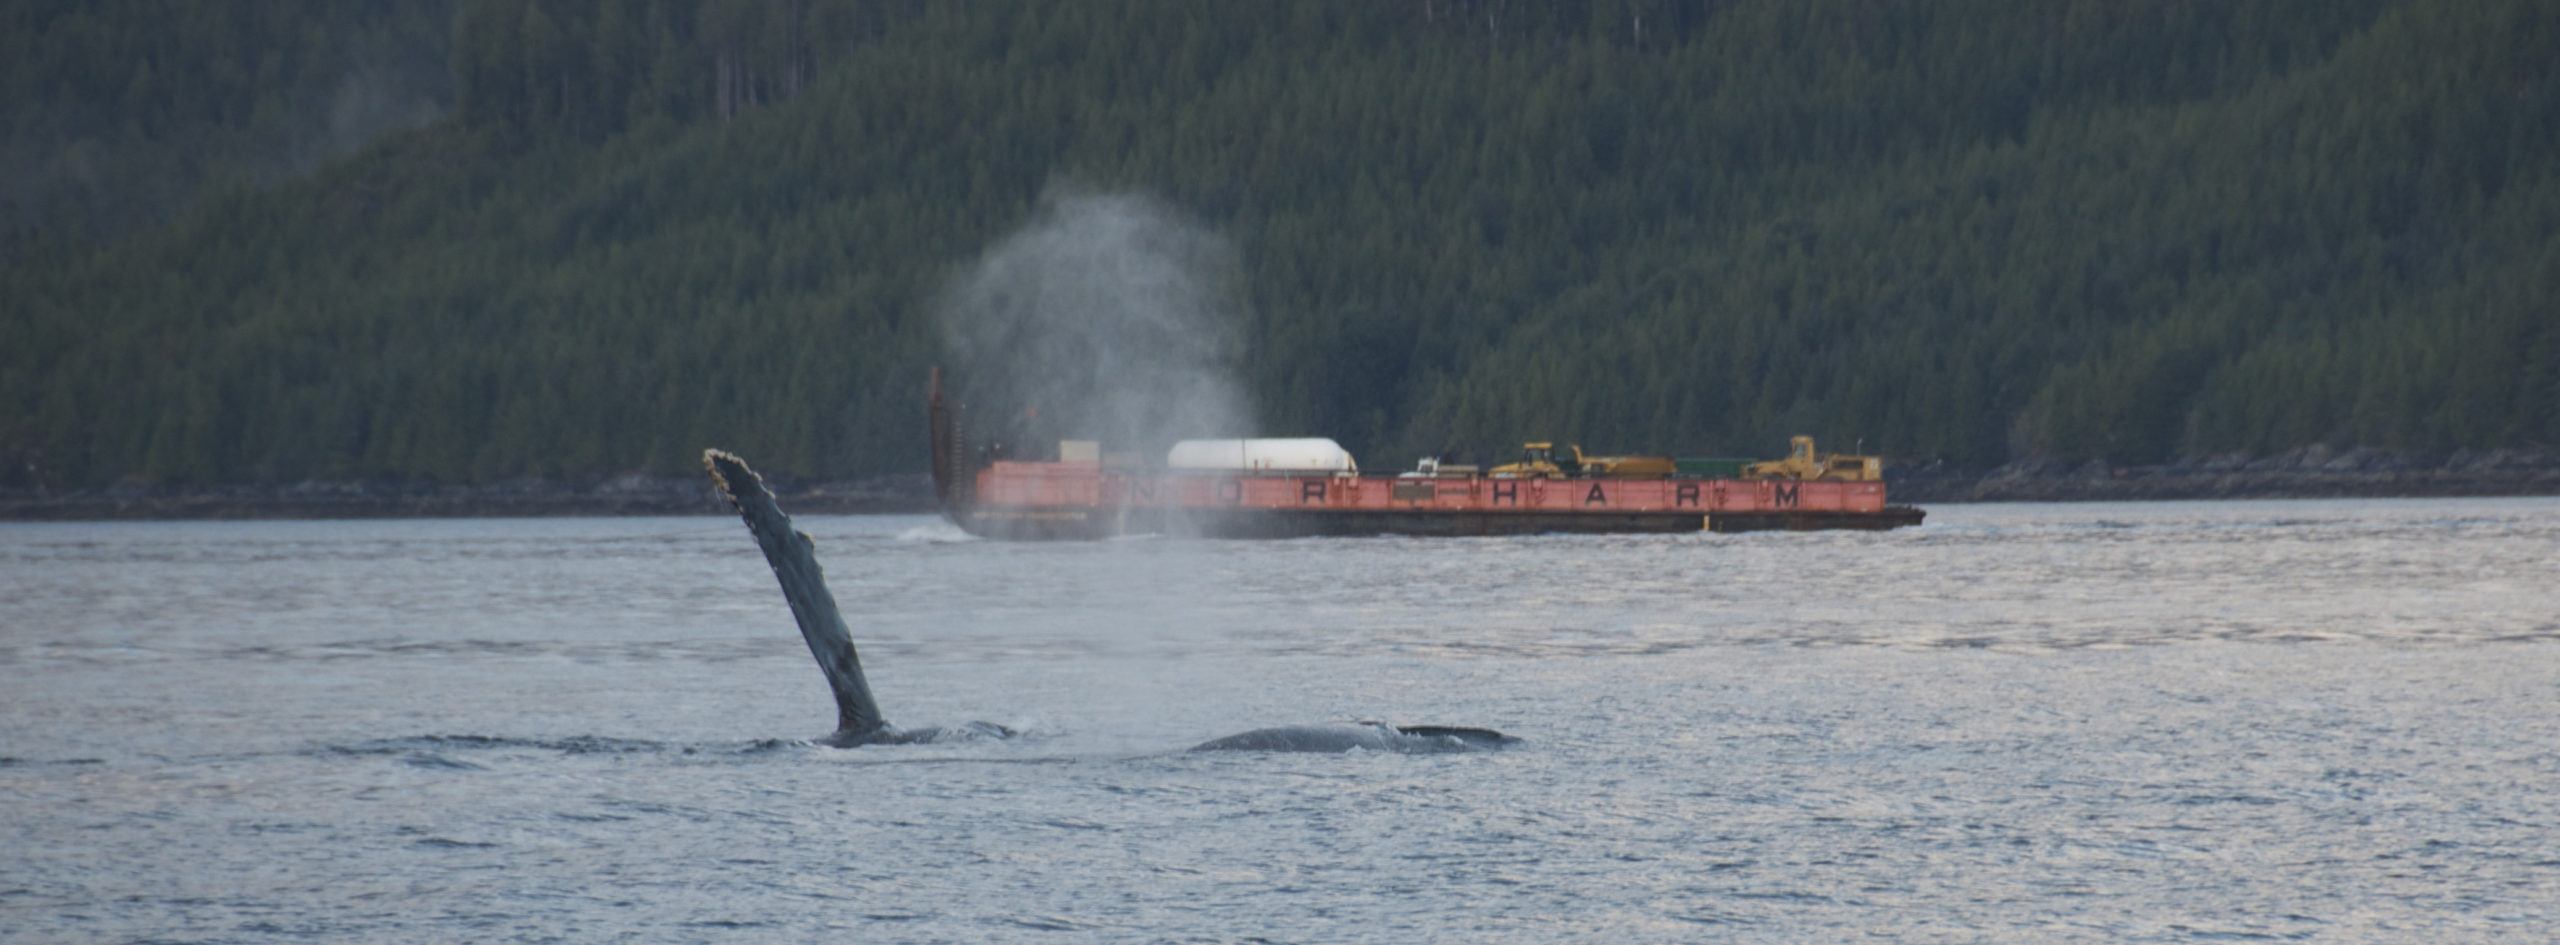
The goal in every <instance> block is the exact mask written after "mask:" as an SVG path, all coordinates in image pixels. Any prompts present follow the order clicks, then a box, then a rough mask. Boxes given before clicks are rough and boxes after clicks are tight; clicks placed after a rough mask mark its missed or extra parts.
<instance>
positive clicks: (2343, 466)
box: [1885, 446, 2560, 504]
mask: <svg viewBox="0 0 2560 945" xmlns="http://www.w3.org/2000/svg"><path fill="white" fill-rule="evenodd" d="M1885 479H1886V481H1887V482H1888V483H1890V488H1889V492H1890V494H1891V495H1892V498H1893V501H1894V502H1895V503H1897V504H1926V503H1932V502H2143V501H2162V500H2181V499H2346V498H2357V499H2379V498H2422V497H2434V496H2493V495H2560V450H2554V449H2551V448H2549V447H2543V446H2531V447H2522V448H2513V449H2497V450H2481V451H2472V450H2456V451H2454V452H2452V453H2449V454H2434V455H2430V454H2423V453H2395V452H2387V451H2383V450H2372V449H2361V448H2359V449H2349V450H2332V449H2330V448H2328V447H2326V446H2308V447H2303V448H2301V449H2296V450H2292V451H2289V452H2286V453H2283V454H2280V455H2276V456H2268V457H2247V456H2215V457H2195V458H2189V459H2184V460H2180V461H2178V462H2175V463H2169V464H2164V465H2158V466H2113V465H2109V464H2106V463H2102V462H2096V461H2091V462H2086V463H2077V464H2074V463H2066V462H2061V461H2057V460H2049V459H2030V460H2025V461H2021V462H2016V463H2011V464H2008V465H2006V466H2001V467H1999V468H1997V469H1991V470H1979V471H1977V470H1965V469H1958V468H1951V467H1946V466H1943V465H1936V466H1919V467H1910V468H1903V469H1895V468H1892V467H1887V468H1886V470H1885Z"/></svg>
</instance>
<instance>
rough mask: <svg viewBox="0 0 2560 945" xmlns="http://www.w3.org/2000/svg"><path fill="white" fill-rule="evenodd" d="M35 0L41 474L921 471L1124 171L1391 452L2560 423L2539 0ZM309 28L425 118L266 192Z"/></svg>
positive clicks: (31, 72)
mask: <svg viewBox="0 0 2560 945" xmlns="http://www.w3.org/2000/svg"><path fill="white" fill-rule="evenodd" d="M22 6H23V7H24V10H23V11H20V12H13V13H12V14H10V16H11V17H13V18H14V19H13V20H12V22H11V23H10V24H9V25H10V30H9V31H8V35H9V36H10V37H11V39H10V40H9V41H10V42H12V43H17V44H19V45H20V46H21V47H24V46H25V44H24V43H22V42H21V38H22V37H24V36H26V35H31V34H33V33H37V32H42V33H43V34H44V35H46V36H53V37H59V36H63V35H74V34H76V35H81V36H94V37H95V39H94V40H92V41H89V45H87V46H84V47H81V49H82V50H85V51H75V52H61V53H46V54H44V55H41V56H37V57H36V58H27V57H26V56H25V55H21V56H19V57H17V58H12V59H11V60H10V63H11V64H10V65H8V66H6V67H0V68H5V70H6V71H7V74H8V76H9V79H8V81H9V82H10V83H11V85H10V95H11V98H10V101H11V103H12V104H11V115H12V117H11V124H10V125H9V134H10V139H9V141H8V142H7V147H8V150H7V151H6V152H5V153H6V154H7V155H9V159H10V160H11V161H12V162H13V163H12V165H11V167H12V168H16V167H20V166H38V165H42V166H56V165H60V164H61V163H62V162H61V160H59V159H58V158H59V155H60V154H62V153H66V149H69V150H80V149H88V150H86V151H83V152H82V153H88V154H93V155H105V156H107V157H109V158H111V159H112V160H111V161H109V163H114V162H125V164H126V165H127V166H130V167H132V168H136V169H139V170H138V171H137V172H136V173H137V174H138V175H139V176H136V177H134V178H132V180H135V181H139V182H140V183H135V184H132V185H131V186H130V188H129V189H118V188H108V189H107V190H106V191H99V192H94V193H93V192H91V191H83V190H82V189H81V186H85V185H74V184H66V183H62V182H61V180H59V179H56V180H51V181H50V182H47V181H42V180H39V181H36V183H37V184H41V185H42V186H41V187H37V188H36V190H34V191H29V192H28V194H27V195H20V194H15V193H13V194H12V195H11V197H10V199H11V200H12V201H14V202H15V206H16V207H18V208H19V209H16V210H13V211H12V213H13V216H12V217H11V222H10V226H11V231H10V234H9V236H10V242H9V243H8V244H6V247H5V254H6V255H5V258H0V300H5V310H0V339H5V343H0V405H5V407H6V409H5V410H0V460H4V461H5V462H6V471H5V472H0V483H5V484H7V485H11V486H15V487H28V486H34V485H42V486H45V487H48V488H85V487H93V486H97V485H100V484H104V483H108V482H113V481H117V480H122V479H136V480H143V481H161V482H238V481H262V482H292V481H299V480H303V479H313V478H317V479H354V478H401V479H433V480H438V481H447V482H489V481H497V480H504V479H510V478H516V477H525V476H546V477H578V476H591V475H609V474H616V473H624V472H635V471H639V472H657V473H666V474H682V473H685V472H687V471H688V470H690V469H691V468H692V464H693V462H694V461H695V460H694V457H695V456H697V455H698V453H699V450H700V449H701V448H702V447H704V446H707V445H720V446H725V447H730V448H734V449H737V450H739V451H741V452H743V453H745V454H746V455H750V456H754V457H756V459H757V463H758V465H759V467H760V468H765V469H767V470H769V471H773V472H777V473H780V474H783V475H788V476H802V477H808V476H823V477H835V476H851V475H863V474H871V473H880V472H908V471H915V470H920V469H922V468H923V467H924V463H925V457H924V449H923V445H922V444H923V433H922V430H921V417H922V406H921V398H922V390H921V388H922V378H923V374H924V369H925V367H926V366H927V365H930V364H933V363H936V362H937V361H938V360H940V359H941V358H942V356H943V355H942V333H941V331H940V329H939V328H938V326H937V323H936V306H937V304H939V300H940V299H942V298H943V297H944V296H945V293H946V292H947V291H948V289H949V287H950V286H952V285H953V284H954V283H955V282H956V281H957V280H959V279H961V278H962V277H963V274H964V273H966V272H967V271H968V269H969V267H970V266H971V265H972V264H973V263H974V262H976V261H977V259H978V258H979V254H981V253H982V252H985V251H986V250H987V249H988V248H989V247H990V246H994V245H997V244H999V243H1001V242H1002V241H1003V240H1005V238H1006V237H1007V235H1008V234H1011V233H1014V232H1016V231H1018V230H1019V229H1020V228H1021V227H1023V226H1024V225H1026V224H1027V223H1029V222H1030V221H1032V220H1034V219H1036V218H1037V217H1038V216H1039V214H1040V213H1041V212H1042V210H1041V208H1042V206H1043V204H1042V201H1043V199H1044V196H1048V197H1055V196H1057V195H1060V194H1095V193H1131V194H1143V195H1146V196H1147V198H1148V199H1150V200H1153V201H1155V202H1158V203H1160V204H1161V205H1164V206H1168V207H1172V208H1176V209H1178V210H1179V211H1180V212H1181V213H1183V214H1186V215H1187V216H1188V218H1189V219H1190V220H1191V221H1192V222H1194V223H1196V224H1197V225H1198V226H1199V227H1201V228H1203V229H1206V230H1208V231H1211V232H1214V233H1216V234H1218V235H1220V236H1221V237H1223V238H1224V239H1225V240H1226V241H1227V243H1228V244H1230V245H1231V247H1232V250H1233V254H1232V258H1233V260H1234V265H1233V269H1234V272H1233V273H1232V278H1233V279H1234V280H1235V281H1236V283H1237V284H1236V285H1235V286H1234V287H1233V288H1234V292H1235V294H1236V296H1237V297H1238V298H1240V299H1241V300H1242V304H1240V305H1239V306H1237V309H1238V311H1239V312H1241V315H1240V317H1241V319H1242V320H1243V324H1242V325H1240V326H1238V332H1237V335H1236V337H1237V338H1240V339H1241V341H1240V343H1238V344H1236V345H1235V346H1234V347H1235V353H1234V368H1235V370H1236V372H1237V373H1238V375H1239V376H1240V377H1241V378H1242V380H1243V387H1244V389H1245V390H1246V391H1247V392H1248V393H1249V394H1250V395H1251V398H1252V399H1253V400H1254V402H1255V403H1256V404H1258V406H1259V416H1260V422H1259V429H1258V430H1256V431H1251V432H1258V433H1263V434H1268V435H1330V436H1334V437H1336V438H1338V439H1341V440H1342V441H1344V442H1345V443H1346V444H1347V445H1349V446H1350V447H1352V449H1353V450H1354V451H1355V452H1356V453H1358V454H1359V455H1361V456H1362V457H1363V459H1364V461H1366V462H1367V463H1368V464H1369V465H1370V466H1371V467H1373V468H1391V467H1394V466H1399V465H1402V464H1404V463H1406V462H1409V461H1410V460H1411V459H1412V458H1414V457H1416V456H1420V455H1425V454H1433V453H1454V454H1458V455H1469V454H1476V453H1484V454H1496V453H1501V452H1507V451H1509V450H1510V449H1511V448H1513V447H1515V446H1516V444H1517V443H1518V442H1519V441H1521V440H1524V439H1549V438H1552V439H1558V440H1567V441H1574V442H1579V443H1582V444H1584V445H1585V446H1588V447H1592V448H1594V449H1599V450H1607V451H1663V452H1679V453H1683V454H1691V455H1697V454H1722V455H1753V454H1773V453H1774V452H1775V451H1777V450H1779V449H1781V448H1782V447H1783V444H1784V443H1785V441H1786V437H1787V436H1788V435H1789V434H1793V433H1812V434H1816V435H1819V436H1821V437H1823V438H1824V439H1825V440H1826V441H1827V442H1828V443H1831V444H1837V445H1838V446H1840V447H1843V448H1845V447H1846V446H1847V445H1848V444H1849V443H1851V442H1853V441H1862V442H1863V444H1864V446H1865V447H1866V448H1867V449H1868V450H1870V451H1877V452H1882V453H1885V454H1887V455H1888V456H1889V457H1891V458H1893V460H1895V461H1896V462H1901V463H1915V462H1928V461H1931V460H1946V461H1949V462H1953V463H1958V464H1964V465H1974V466H1988V465H1993V464H1997V463H2000V462H2004V461H2007V460H2010V459H2013V458H2018V457H2023V456H2030V455H2034V456H2050V457H2055V458H2061V459H2070V460H2079V459H2089V458H2099V459H2106V460H2109V461H2113V462H2132V463H2139V462H2156V461H2163V460H2168V459H2171V458H2175V457H2179V456H2190V455H2202V454H2220V453H2232V452H2238V453H2251V454H2263V453H2271V452H2275V451H2281V450H2286V449H2290V448H2293V447H2298V446H2303V445H2307V444H2311V443H2326V444H2329V445H2332V446H2336V447H2348V446H2370V447H2376V448H2384V449H2393V450H2409V451H2443V450H2451V449H2456V448H2483V447H2498V446H2513V445H2523V444H2528V443H2542V444H2551V443H2560V313H2555V311H2554V308H2555V303H2554V300H2555V299H2560V173H2555V170H2560V163H2555V161H2556V160H2560V159H2555V157H2554V155H2555V154H2560V71H2555V69H2554V67H2553V65H2552V64H2553V63H2560V5H2555V4H2552V3H2549V2H2547V0H2227V2H2214V3H2189V2H2173V0H2107V2H2100V0H1929V2H1919V0H1913V2H1877V0H1712V2H1709V0H1628V2H1592V3H1547V2H1526V0H1409V2H1371V0H1341V2H1308V3H1235V4H1202V3H1191V2H1182V0H1085V2H1019V3H1010V2H987V3H966V4H940V3H923V2H914V0H598V2H576V3H572V2H565V0H462V2H460V3H458V4H455V5H453V6H449V7H444V8H442V9H443V10H447V11H450V19H449V20H445V21H443V23H444V24H445V25H449V27H450V29H449V31H448V32H441V33H436V34H435V35H433V36H421V35H418V34H419V33H420V32H421V31H420V30H419V29H418V28H417V27H416V25H415V22H414V20H412V19H410V18H409V16H408V14H405V13H397V12H384V11H385V10H391V9H393V8H394V7H397V6H398V5H384V10H374V9H373V8H371V7H347V8H345V10H346V11H349V12H340V11H341V10H342V8H341V7H340V6H337V5H328V4H320V5H304V6H308V7H309V9H307V10H302V11H301V12H302V13H304V14H306V15H302V16H293V15H273V16H270V15H264V14H260V15H249V14H246V13H243V12H240V11H241V9H243V8H235V7H232V6H230V5H200V4H187V3H177V2H166V3H159V4H145V3H140V2H138V0H136V2H130V3H125V4H122V5H116V4H81V5H71V4H54V5H43V4H38V5H22ZM288 6H289V5H276V6H275V7H274V8H275V9H280V10H281V9H285V8H286V7H288ZM108 7H115V8H116V9H118V10H123V11H128V12H129V11H132V10H142V9H150V10H157V11H164V12H165V16H139V15H135V16H125V15H116V16H105V15H101V16H95V17H91V19H93V20H95V21H96V22H94V23H92V24H90V25H87V26H83V27H81V28H80V29H79V30H68V28H66V27H63V26H61V25H60V21H62V20H65V19H69V18H77V17H81V16H83V14H82V13H81V12H80V11H84V10H103V9H106V8H108ZM259 9H260V10H266V9H269V7H267V6H261V7H260V8H259ZM294 9H301V8H299V7H296V8H294ZM399 9H402V10H406V9H414V8H408V7H400V8H399ZM65 10H68V11H71V12H63V11H65ZM28 11H34V12H28ZM45 17H50V18H51V19H49V20H47V21H46V23H45V24H44V25H43V26H42V27H41V29H39V28H38V27H37V26H36V25H34V24H33V19H41V18H45ZM173 27H175V28H173ZM332 30H338V31H339V32H338V33H332V32H331V31H332ZM327 35H363V36H379V37H386V38H389V39H403V40H404V41H408V44H407V45H402V46H400V49H401V50H402V52H400V53H399V54H398V55H409V54H411V53H412V52H414V51H415V50H417V49H425V48H427V47H428V46H430V45H431V44H441V45H436V46H435V47H434V48H433V49H432V50H430V52H431V54H433V55H440V56H441V57H442V62H443V64H444V66H445V69H446V72H445V73H444V81H445V82H446V85H444V86H441V87H437V88H435V89H433V90H431V91H429V92H427V93H425V94H427V96H428V98H427V99H426V100H427V101H431V102H433V103H434V104H435V105H436V106H437V107H438V108H441V109H444V111H442V112H439V113H438V114H440V115H441V117H437V118H434V119H433V120H431V121H427V120H423V119H422V121H423V123H417V124H415V126H414V127H411V125H412V124H413V122H412V121H410V120H409V119H408V118H399V119H398V120H374V119H380V118H381V117H382V116H381V115H377V114H374V113H371V112H368V113H366V116H365V117H367V118H368V120H369V121H372V124H371V125H369V126H365V127H370V128H372V129H373V130H381V129H386V128H409V129H410V130H405V131H397V132H394V133H391V134H388V135H387V136H385V137H382V138H380V139H378V140H376V141H375V143H373V144H372V145H370V146H367V147H365V148H363V149H362V150H360V151H358V152H356V153H354V154H353V155H351V156H348V157H345V158H342V159H338V160H334V161H330V162H328V163H325V164H321V165H319V166H317V168H316V169H315V170H311V171H309V172H308V173H304V174H301V175H300V176H294V177H291V178H288V179H283V180H282V181H281V182H278V183H270V184H260V183H259V182H261V181H267V180H270V179H272V175H269V174H265V173H250V172H244V171H242V170H240V168H243V167H251V166H259V162H260V161H262V160H267V159H265V158H241V157H237V155H255V154H277V153H304V152H306V151H310V150H311V149H312V148H315V147H317V146H316V145H305V146H300V147H302V148H303V151H294V150H293V149H291V148H288V149H285V150H282V151H273V152H266V151H260V150H259V148H257V147H252V146H251V145H250V144H249V142H265V143H269V144H272V143H273V141H274V140H276V139H277V136H278V133H272V132H268V131H260V130H259V129H272V128H276V127H281V126H280V125H276V124H274V123H272V122H270V123H269V124H260V122H261V120H262V119H260V118H259V116H261V115H268V114H292V113H295V110H296V107H297V106H294V105H292V104H291V103H294V102H309V101H325V100H327V98H326V96H327V94H329V93H324V92H320V91H318V90H320V89H321V88H323V87H324V86H326V85H327V84H328V80H326V79H314V78H310V77H312V76H326V75H330V74H333V73H331V72H330V70H329V69H327V68H322V67H319V66H316V65H312V63H317V62H319V61H321V57H320V54H319V53H318V52H317V51H316V50H320V49H322V48H324V47H326V46H327V45H328V44H327V43H325V42H322V41H320V40H318V39H315V38H314V37H316V36H327ZM386 41H388V40H386ZM207 44H211V45H210V46H208V45H207ZM208 48H218V49H221V50H231V52H225V53H220V54H216V53H209V52H206V51H205V50H206V49H208ZM249 48H258V49H276V50H287V51H288V52H279V53H277V54H276V57H277V58H276V62H277V63H278V65H276V66H275V67H274V69H273V70H272V71H270V70H269V69H268V68H267V66H266V65H265V64H264V63H265V60H264V59H260V60H257V61H259V62H260V63H261V65H260V66H259V67H258V68H257V69H256V70H252V71H251V72H250V73H248V74H250V75H253V76H255V77H256V79H255V80H254V81H235V80H233V79H228V78H216V79H213V80H208V81H202V82H176V83H163V82H162V79H161V78H160V77H161V76H163V75H166V74H167V72H168V70H169V69H171V68H173V66H172V65H171V64H183V63H188V62H204V63H220V62H224V61H230V60H231V59H236V58H237V56H238V55H239V53H238V50H242V49H249ZM294 50H299V52H291V51H294ZM13 51H14V52H20V53H23V52H24V50H23V49H17V50H13ZM226 57H229V58H228V59H227V58H226ZM288 63H302V65H299V66H295V65H289V64H288ZM187 68H194V67H187ZM226 69H229V70H231V71H229V72H226V71H224V70H226ZM205 70H206V71H205V74H206V75H212V76H217V77H220V76H230V75H232V74H233V73H235V72H237V71H238V68H237V67H236V66H207V67H205ZM145 75H147V76H149V78H148V80H147V81H146V80H144V79H139V78H136V77H137V76H145ZM295 76H303V77H304V78H300V79H297V78H294V77H295ZM270 79H272V81H270ZM402 87H403V88H426V87H425V86H402ZM206 95H210V96H212V98H209V99H208V98H203V97H201V96H206ZM188 96H199V97H195V98H190V97H188ZM225 96H231V97H230V98H225ZM315 96H318V97H315ZM393 98H394V100H401V99H399V97H398V96H394V97H393ZM383 114H389V115H395V116H396V115H405V114H412V113H409V112H401V111H400V110H399V107H398V106H393V107H390V108H389V110H388V111H387V112H384V113H383ZM278 121H281V119H278ZM75 122H79V123H86V124H82V125H81V127H83V128H99V129H107V130H104V131H97V132H95V133H90V132H76V133H75V132H73V131H69V130H65V129H68V128H70V127H71V125H72V124H73V123H75ZM287 124H290V123H287ZM295 127H309V126H301V125H297V126H295ZM318 127H323V128H326V127H330V126H329V125H326V124H325V123H324V124H323V125H320V126H318ZM350 127H355V126H350ZM29 129H34V130H32V131H30V130H29ZM117 129H122V130H117ZM243 129H248V130H246V131H244V130H243ZM300 133H301V132H296V134H300ZM315 134H316V132H315ZM83 135H85V137H84V136H83ZM284 137H286V138H291V137H292V136H291V135H285V136H284ZM296 140H299V139H296ZM312 140H318V139H312ZM65 141H79V142H94V144H79V145H77V146H76V147H75V146H72V145H64V144H62V142H65ZM225 142H228V143H225ZM318 150H319V151H321V152H326V151H328V148H318ZM127 151H129V152H130V153H126V152H127ZM223 154H233V155H234V156H233V157H221V156H220V155H223ZM28 155H34V156H35V157H28ZM47 155H53V156H54V157H47ZM49 160H50V161H54V164H45V161H49ZM276 161H277V163H273V164H272V165H271V166H276V167H296V166H306V165H297V164H294V163H293V162H292V161H287V160H282V159H276ZM158 168H179V170H174V171H169V172H168V174H167V176H165V177H164V176H160V172H159V171H158V170H155V169H158ZM99 179H101V180H103V179H107V178H99ZM226 181H227V182H229V183H225V182H226ZM31 186H32V185H31ZM153 188H161V189H160V190H154V189H153ZM199 190H202V192H205V193H209V194H210V196H205V197H202V198H197V197H196V196H194V195H195V194H197V193H198V192H199ZM101 194H103V196H102V195H101ZM84 195H85V196H84ZM176 206H186V207H188V208H189V209H186V210H184V211H183V212H180V213H177V214H176V215H175V216H174V217H170V218H168V219H167V221H166V222H165V223H152V222H150V221H153V220H158V219H160V218H161V217H162V216H165V215H166V214H167V213H168V212H169V210H167V209H164V208H168V207H176ZM28 208H33V209H28ZM135 208H144V209H135ZM951 367H952V368H953V369H954V370H955V371H956V372H960V373H962V374H963V375H964V376H965V373H966V372H967V370H968V367H969V366H968V365H965V364H954V365H951ZM981 406H982V408H986V407H989V406H993V407H994V408H995V409H1011V405H981Z"/></svg>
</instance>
